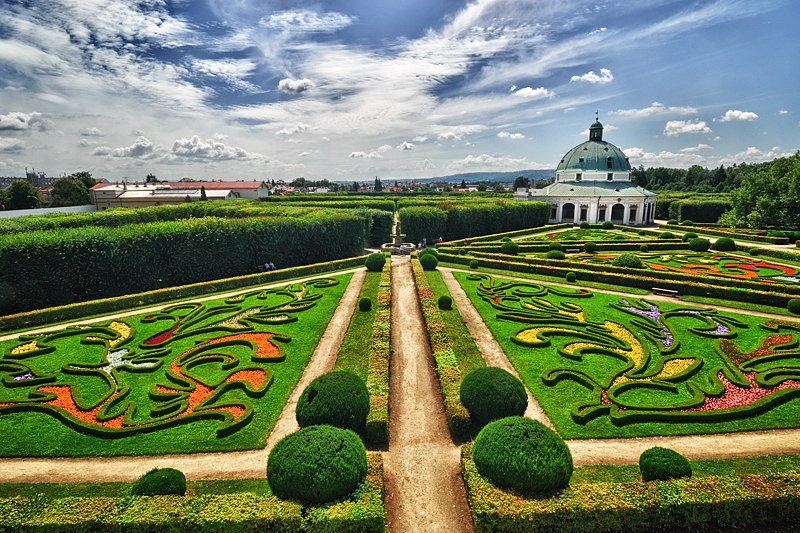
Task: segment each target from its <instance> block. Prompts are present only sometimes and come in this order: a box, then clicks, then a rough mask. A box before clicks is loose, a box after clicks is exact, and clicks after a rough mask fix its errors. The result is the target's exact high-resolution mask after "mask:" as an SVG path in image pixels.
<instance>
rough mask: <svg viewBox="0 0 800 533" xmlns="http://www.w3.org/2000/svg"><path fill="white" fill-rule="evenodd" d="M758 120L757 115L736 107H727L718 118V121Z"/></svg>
mask: <svg viewBox="0 0 800 533" xmlns="http://www.w3.org/2000/svg"><path fill="white" fill-rule="evenodd" d="M753 120H758V115H757V114H755V113H753V112H752V111H739V110H738V109H728V110H727V111H726V112H725V114H724V115H722V116H721V117H720V118H719V121H720V122H737V121H753Z"/></svg>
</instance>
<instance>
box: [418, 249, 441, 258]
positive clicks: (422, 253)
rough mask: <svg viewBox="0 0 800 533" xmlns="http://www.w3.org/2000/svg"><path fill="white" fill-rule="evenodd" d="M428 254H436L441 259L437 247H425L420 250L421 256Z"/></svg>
mask: <svg viewBox="0 0 800 533" xmlns="http://www.w3.org/2000/svg"><path fill="white" fill-rule="evenodd" d="M428 254H430V255H432V256H434V257H435V258H436V259H439V250H437V249H436V248H423V249H422V250H420V251H419V256H420V257H422V256H423V255H428Z"/></svg>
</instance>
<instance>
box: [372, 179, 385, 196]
mask: <svg viewBox="0 0 800 533" xmlns="http://www.w3.org/2000/svg"><path fill="white" fill-rule="evenodd" d="M373 190H374V191H375V192H381V191H382V190H383V184H382V183H381V180H379V179H378V176H375V187H374V188H373Z"/></svg>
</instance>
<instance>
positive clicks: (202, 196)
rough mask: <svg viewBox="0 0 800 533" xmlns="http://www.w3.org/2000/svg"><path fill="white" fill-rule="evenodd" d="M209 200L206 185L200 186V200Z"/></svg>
mask: <svg viewBox="0 0 800 533" xmlns="http://www.w3.org/2000/svg"><path fill="white" fill-rule="evenodd" d="M206 200H208V196H206V188H205V186H204V185H201V186H200V201H201V202H205V201H206Z"/></svg>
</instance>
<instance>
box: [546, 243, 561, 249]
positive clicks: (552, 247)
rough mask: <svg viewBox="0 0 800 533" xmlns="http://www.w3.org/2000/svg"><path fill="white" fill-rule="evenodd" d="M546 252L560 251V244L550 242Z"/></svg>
mask: <svg viewBox="0 0 800 533" xmlns="http://www.w3.org/2000/svg"><path fill="white" fill-rule="evenodd" d="M548 250H561V243H560V242H551V243H550V246H548Z"/></svg>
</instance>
